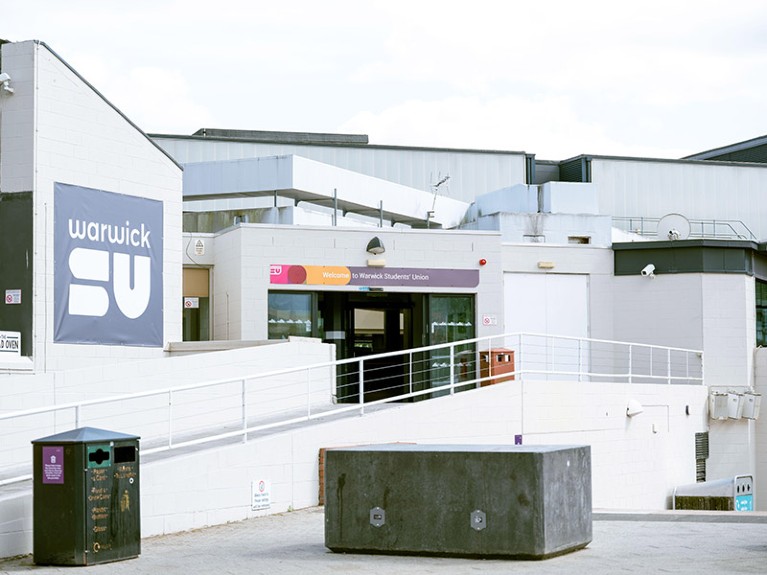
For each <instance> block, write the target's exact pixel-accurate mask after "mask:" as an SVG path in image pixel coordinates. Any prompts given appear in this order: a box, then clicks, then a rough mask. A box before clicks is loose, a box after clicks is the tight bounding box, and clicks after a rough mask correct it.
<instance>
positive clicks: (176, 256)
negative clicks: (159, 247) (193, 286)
mask: <svg viewBox="0 0 767 575" xmlns="http://www.w3.org/2000/svg"><path fill="white" fill-rule="evenodd" d="M3 70H4V71H6V72H8V73H9V74H10V75H11V77H12V78H13V81H14V89H15V90H16V92H15V94H13V96H12V97H11V98H5V99H4V100H3V104H2V105H3V109H2V112H3V122H2V124H3V127H2V134H0V136H1V137H2V142H3V154H2V166H0V168H1V169H2V174H3V180H2V189H3V191H5V192H8V191H30V190H31V191H33V196H34V207H35V222H34V226H35V239H34V248H35V260H34V265H35V273H34V319H33V331H34V347H33V353H34V359H35V368H36V369H38V370H60V369H65V368H67V367H72V366H76V365H80V364H81V362H82V361H86V360H87V361H90V362H97V363H103V362H106V361H115V360H120V359H133V358H149V357H157V356H158V355H160V354H161V353H162V350H161V349H160V348H136V347H119V346H98V345H87V346H83V345H64V344H55V343H53V301H54V300H53V241H52V238H53V225H54V206H53V185H54V182H62V183H67V184H72V185H79V186H84V187H89V188H95V189H100V190H105V191H109V192H116V193H122V194H128V195H134V196H139V197H145V198H150V199H155V200H160V201H162V202H163V203H164V213H163V218H164V230H163V235H164V269H163V281H164V291H165V293H164V304H163V307H164V312H165V324H164V339H165V341H178V340H180V339H181V301H182V300H181V262H182V253H181V242H180V238H181V174H182V173H181V170H180V168H179V167H178V166H177V165H176V164H175V163H174V162H173V161H172V160H171V159H169V158H168V157H167V156H166V155H165V154H164V153H163V152H162V151H160V150H159V149H158V148H157V147H156V146H154V145H153V144H152V142H151V141H150V140H149V139H147V138H146V136H145V135H144V134H142V133H141V132H140V131H139V130H138V129H136V128H135V127H134V126H132V125H131V124H130V123H129V122H128V121H126V120H125V118H124V117H122V116H121V115H120V113H118V112H117V111H116V110H115V109H113V108H112V107H111V106H110V105H109V104H107V103H106V102H105V101H104V100H103V99H102V98H101V97H100V96H99V95H98V94H97V93H96V92H94V91H93V90H92V89H91V88H90V87H89V86H88V85H87V84H86V83H84V82H83V81H82V80H81V79H80V78H79V77H78V76H77V75H76V74H75V73H74V72H72V70H71V69H69V67H68V66H67V65H65V64H64V63H63V62H62V61H61V60H60V59H59V58H58V57H56V56H55V55H54V54H53V53H51V52H50V51H49V50H48V49H47V48H46V47H45V46H44V45H42V44H39V43H37V42H32V41H30V42H20V43H15V44H6V45H4V46H3Z"/></svg>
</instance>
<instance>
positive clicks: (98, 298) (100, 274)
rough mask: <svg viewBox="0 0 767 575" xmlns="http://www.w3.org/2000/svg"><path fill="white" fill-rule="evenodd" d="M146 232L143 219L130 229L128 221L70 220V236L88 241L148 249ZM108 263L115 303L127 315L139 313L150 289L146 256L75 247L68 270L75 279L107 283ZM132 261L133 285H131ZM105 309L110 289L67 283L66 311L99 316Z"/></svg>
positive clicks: (145, 302)
mask: <svg viewBox="0 0 767 575" xmlns="http://www.w3.org/2000/svg"><path fill="white" fill-rule="evenodd" d="M115 228H116V229H115ZM149 235H150V232H149V231H146V230H145V229H144V224H143V223H142V224H141V228H140V230H139V229H131V227H130V222H127V221H126V222H125V226H124V227H117V226H113V225H112V224H103V223H102V224H99V223H97V222H85V221H81V220H71V219H70V220H69V237H70V238H72V239H81V240H82V239H86V238H87V239H88V240H89V241H91V242H109V243H110V244H112V245H126V246H128V245H130V246H133V247H142V248H143V247H146V248H147V249H149V248H150V247H151V246H150V244H149ZM139 238H140V240H139ZM110 255H111V256H112V257H111V261H110ZM131 259H132V260H133V261H131ZM110 264H111V266H112V274H111V275H112V278H113V284H112V290H113V293H114V299H115V302H116V303H117V307H118V308H119V309H120V311H121V312H122V313H123V314H124V315H125V316H126V317H128V318H130V319H136V318H137V317H140V316H141V315H142V314H143V313H144V312H145V311H146V308H147V306H148V305H149V296H150V294H151V292H152V278H151V275H150V264H151V259H150V258H149V257H147V256H138V255H135V256H130V255H129V254H125V253H119V252H114V253H112V254H110V252H109V251H108V250H99V249H89V248H74V249H73V250H72V251H71V252H69V270H70V271H71V272H72V275H73V276H74V277H75V279H78V280H91V281H94V282H102V283H109V278H110ZM131 264H133V265H132V267H133V282H132V284H133V287H131ZM107 311H109V293H108V292H107V288H106V287H101V286H98V285H85V284H76V283H72V284H70V286H69V313H70V314H71V315H89V316H95V317H102V316H104V315H106V313H107Z"/></svg>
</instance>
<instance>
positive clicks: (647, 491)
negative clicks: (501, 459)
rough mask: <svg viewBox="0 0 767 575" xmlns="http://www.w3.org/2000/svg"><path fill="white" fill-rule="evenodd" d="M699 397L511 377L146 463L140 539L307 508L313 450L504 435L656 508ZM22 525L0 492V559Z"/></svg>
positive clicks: (27, 524)
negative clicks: (263, 503)
mask: <svg viewBox="0 0 767 575" xmlns="http://www.w3.org/2000/svg"><path fill="white" fill-rule="evenodd" d="M706 396H707V390H706V388H705V387H703V386H667V385H636V384H635V385H628V384H610V383H599V384H596V383H575V382H540V381H534V382H527V383H522V382H519V381H515V382H508V383H504V384H500V385H494V386H489V387H485V388H482V389H477V390H472V391H468V392H464V393H460V394H457V395H455V396H445V397H441V398H439V399H434V400H431V401H424V402H419V403H413V404H397V405H394V406H391V407H389V408H386V409H382V410H379V411H376V412H374V413H368V414H367V415H365V416H364V417H360V416H357V415H353V416H349V417H345V418H343V419H338V420H334V421H329V422H325V423H319V424H315V425H306V426H302V427H300V428H296V429H294V430H292V431H290V432H285V433H279V434H274V435H270V436H266V437H263V438H260V439H255V440H252V441H249V442H248V443H237V444H232V445H228V446H224V447H219V448H216V449H206V450H200V451H195V452H193V453H188V454H184V455H177V456H173V457H166V458H164V459H158V460H155V461H148V462H147V461H145V462H144V463H143V464H142V466H141V513H142V535H143V536H151V535H158V534H163V533H172V532H177V531H183V530H187V529H194V528H199V527H203V526H207V525H215V524H221V523H225V522H227V521H238V520H242V519H246V518H248V517H253V516H257V515H263V514H269V513H277V512H284V511H287V510H289V509H298V508H302V507H309V506H313V505H316V504H317V502H318V491H319V477H318V453H319V450H320V448H323V447H334V446H346V445H359V444H372V443H385V442H396V441H400V442H419V443H447V444H510V443H514V438H515V435H522V437H523V441H524V443H525V444H529V445H542V444H587V445H591V449H592V475H593V477H592V479H593V503H594V506H595V507H596V508H613V509H644V510H651V509H664V508H667V506H668V501H669V497H670V495H671V493H672V490H673V488H674V487H675V486H677V485H681V484H686V483H692V482H694V481H695V455H694V452H695V445H694V444H695V442H694V434H695V433H696V432H698V431H701V430H704V429H706V424H707V421H706V409H705V406H706ZM631 398H633V399H636V400H637V401H639V402H640V403H642V405H643V407H644V412H643V413H641V414H640V415H637V416H636V417H634V418H628V417H627V416H626V406H627V403H628V400H629V399H631ZM688 406H689V409H686V408H687V407H688ZM688 411H689V413H690V415H687V414H686V413H687V412H688ZM155 457H156V456H155ZM260 480H265V481H267V482H268V483H269V484H270V494H271V508H270V509H269V510H266V511H252V510H251V484H252V483H253V482H256V481H260ZM31 523H32V520H31V493H30V492H29V491H28V490H27V491H21V492H17V493H15V494H9V495H5V496H3V497H0V555H3V556H9V555H16V554H22V553H29V552H30V550H31V547H32V531H31V529H32V525H31Z"/></svg>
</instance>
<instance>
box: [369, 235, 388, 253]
mask: <svg viewBox="0 0 767 575" xmlns="http://www.w3.org/2000/svg"><path fill="white" fill-rule="evenodd" d="M365 249H366V250H367V251H368V253H371V254H373V255H375V256H380V255H381V254H382V253H384V252H385V251H386V248H385V247H384V245H383V242H382V241H381V240H380V238H379V237H378V236H376V237H374V238H373V239H372V240H370V241H369V242H368V247H366V248H365Z"/></svg>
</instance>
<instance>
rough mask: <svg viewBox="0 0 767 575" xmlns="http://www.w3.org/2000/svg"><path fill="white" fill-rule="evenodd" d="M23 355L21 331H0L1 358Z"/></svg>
mask: <svg viewBox="0 0 767 575" xmlns="http://www.w3.org/2000/svg"><path fill="white" fill-rule="evenodd" d="M9 357H21V332H18V331H0V358H4V359H8V358H9Z"/></svg>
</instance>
